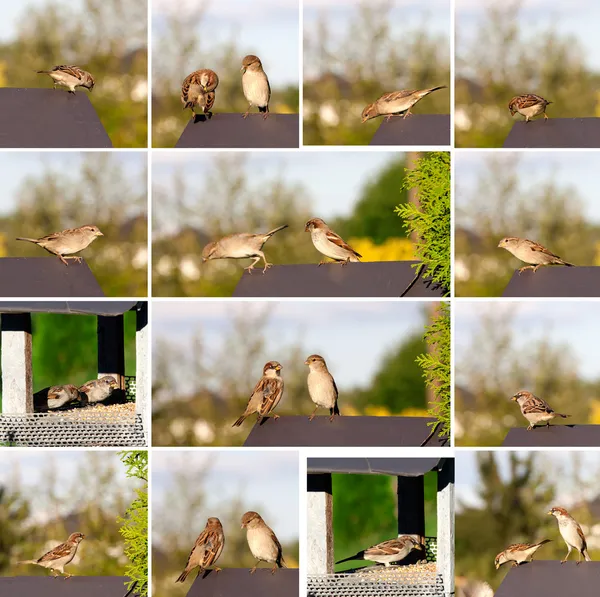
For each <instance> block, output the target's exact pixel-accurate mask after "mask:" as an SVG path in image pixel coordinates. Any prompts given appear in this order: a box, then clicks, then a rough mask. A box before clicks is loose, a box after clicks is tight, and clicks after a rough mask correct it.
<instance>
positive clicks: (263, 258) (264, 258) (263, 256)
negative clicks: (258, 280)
mask: <svg viewBox="0 0 600 597" xmlns="http://www.w3.org/2000/svg"><path fill="white" fill-rule="evenodd" d="M260 256H261V257H262V260H263V261H264V262H265V267H264V269H263V274H264V273H265V272H266V271H267V270H268V269H269V268H270V267H271V266H272V265H273V264H272V263H269V262H268V261H267V259H266V257H265V254H264V253H263V252H262V251H261V252H260Z"/></svg>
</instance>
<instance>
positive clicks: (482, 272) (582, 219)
mask: <svg viewBox="0 0 600 597" xmlns="http://www.w3.org/2000/svg"><path fill="white" fill-rule="evenodd" d="M598 168H600V156H598V155H597V154H595V153H590V152H568V153H567V152H552V153H551V154H550V153H547V152H527V153H526V154H524V153H518V152H503V153H502V154H500V155H498V154H494V153H478V154H477V153H472V152H467V153H464V152H461V153H459V154H458V155H457V156H456V170H455V177H456V193H455V218H454V222H455V241H454V243H455V244H454V252H455V262H454V274H455V292H456V296H502V293H503V291H504V289H505V287H506V285H507V284H508V282H509V280H510V279H511V277H512V276H513V274H514V273H515V271H516V270H517V269H518V268H520V267H522V266H524V265H525V264H524V263H523V262H522V261H519V260H518V259H517V258H516V257H513V256H512V255H511V254H510V253H509V252H508V251H506V250H505V249H501V248H498V242H499V241H500V240H501V239H502V238H504V237H506V236H517V237H520V238H527V239H529V240H532V241H535V242H538V243H540V244H542V245H543V246H545V247H546V248H547V249H549V250H550V251H552V252H553V253H556V254H557V255H559V256H560V257H562V258H563V259H565V260H566V261H569V262H570V263H574V264H575V265H580V266H590V265H596V266H598V265H600V203H599V202H598V199H597V195H598V188H597V187H598V185H597V178H596V172H597V171H598ZM525 275H531V272H525V273H524V274H523V276H525Z"/></svg>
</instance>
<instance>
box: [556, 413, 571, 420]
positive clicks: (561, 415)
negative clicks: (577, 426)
mask: <svg viewBox="0 0 600 597" xmlns="http://www.w3.org/2000/svg"><path fill="white" fill-rule="evenodd" d="M555 414H556V416H557V417H562V418H563V419H568V418H569V417H570V416H571V415H563V414H562V413H555Z"/></svg>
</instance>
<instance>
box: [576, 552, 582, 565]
mask: <svg viewBox="0 0 600 597" xmlns="http://www.w3.org/2000/svg"><path fill="white" fill-rule="evenodd" d="M579 564H581V552H580V551H577V564H576V566H579Z"/></svg>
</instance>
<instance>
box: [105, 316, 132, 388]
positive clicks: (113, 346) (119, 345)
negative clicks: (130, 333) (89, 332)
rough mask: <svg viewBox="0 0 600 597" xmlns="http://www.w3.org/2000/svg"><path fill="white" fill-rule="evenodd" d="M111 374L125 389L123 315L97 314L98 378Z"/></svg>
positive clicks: (120, 386)
mask: <svg viewBox="0 0 600 597" xmlns="http://www.w3.org/2000/svg"><path fill="white" fill-rule="evenodd" d="M104 375H111V376H112V377H114V378H115V379H116V380H117V383H118V384H119V388H120V389H121V390H124V389H125V337H124V325H123V315H117V316H115V317H105V316H102V315H99V316H98V378H100V377H103V376H104Z"/></svg>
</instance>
